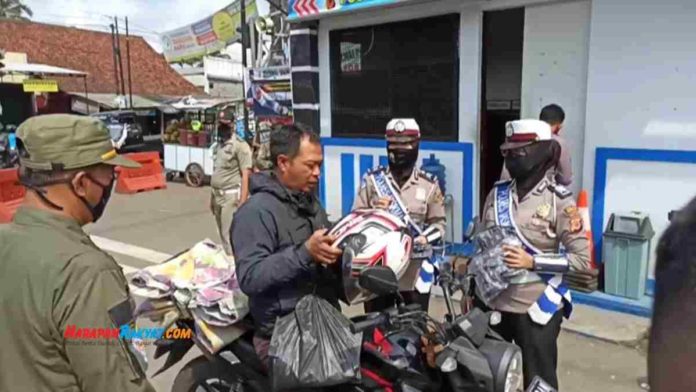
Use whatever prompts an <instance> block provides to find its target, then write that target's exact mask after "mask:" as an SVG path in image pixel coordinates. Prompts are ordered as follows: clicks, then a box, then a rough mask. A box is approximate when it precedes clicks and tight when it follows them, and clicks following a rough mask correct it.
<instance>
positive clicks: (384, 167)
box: [365, 165, 387, 176]
mask: <svg viewBox="0 0 696 392" xmlns="http://www.w3.org/2000/svg"><path fill="white" fill-rule="evenodd" d="M386 170H387V167H386V166H382V165H380V166H377V167H375V168H374V169H369V170H368V171H367V172H366V173H365V175H367V176H369V175H371V174H376V173H379V172H383V171H386Z"/></svg>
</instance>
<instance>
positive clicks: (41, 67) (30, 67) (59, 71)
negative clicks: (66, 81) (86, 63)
mask: <svg viewBox="0 0 696 392" xmlns="http://www.w3.org/2000/svg"><path fill="white" fill-rule="evenodd" d="M0 73H19V74H27V75H44V76H78V77H85V76H87V73H86V72H82V71H75V70H74V69H68V68H61V67H54V66H52V65H46V64H32V63H5V66H4V67H3V68H0Z"/></svg>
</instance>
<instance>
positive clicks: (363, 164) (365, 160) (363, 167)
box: [360, 155, 374, 186]
mask: <svg viewBox="0 0 696 392" xmlns="http://www.w3.org/2000/svg"><path fill="white" fill-rule="evenodd" d="M372 168H374V158H373V157H372V155H360V178H362V177H363V176H364V175H365V173H367V171H368V170H371V169H372ZM360 185H361V186H362V184H360Z"/></svg>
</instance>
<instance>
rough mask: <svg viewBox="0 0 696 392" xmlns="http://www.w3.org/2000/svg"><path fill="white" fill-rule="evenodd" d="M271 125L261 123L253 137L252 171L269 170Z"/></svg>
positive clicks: (271, 165) (271, 166)
mask: <svg viewBox="0 0 696 392" xmlns="http://www.w3.org/2000/svg"><path fill="white" fill-rule="evenodd" d="M271 132H272V131H271V124H270V123H269V122H266V121H264V122H261V123H260V124H259V127H258V130H257V131H256V135H255V137H254V171H263V170H270V169H272V168H273V162H272V161H271Z"/></svg>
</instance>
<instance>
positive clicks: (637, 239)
mask: <svg viewBox="0 0 696 392" xmlns="http://www.w3.org/2000/svg"><path fill="white" fill-rule="evenodd" d="M654 235H655V231H654V230H653V227H652V223H650V218H649V217H648V216H647V214H644V213H641V212H629V213H616V214H612V215H611V218H609V224H608V225H607V229H606V231H605V232H604V237H603V238H604V239H603V242H602V260H604V291H605V292H606V293H607V294H612V295H618V296H622V297H628V298H633V299H640V298H641V297H642V296H643V294H644V293H645V279H646V276H647V271H648V260H649V259H650V242H651V240H652V238H653V236H654Z"/></svg>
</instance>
